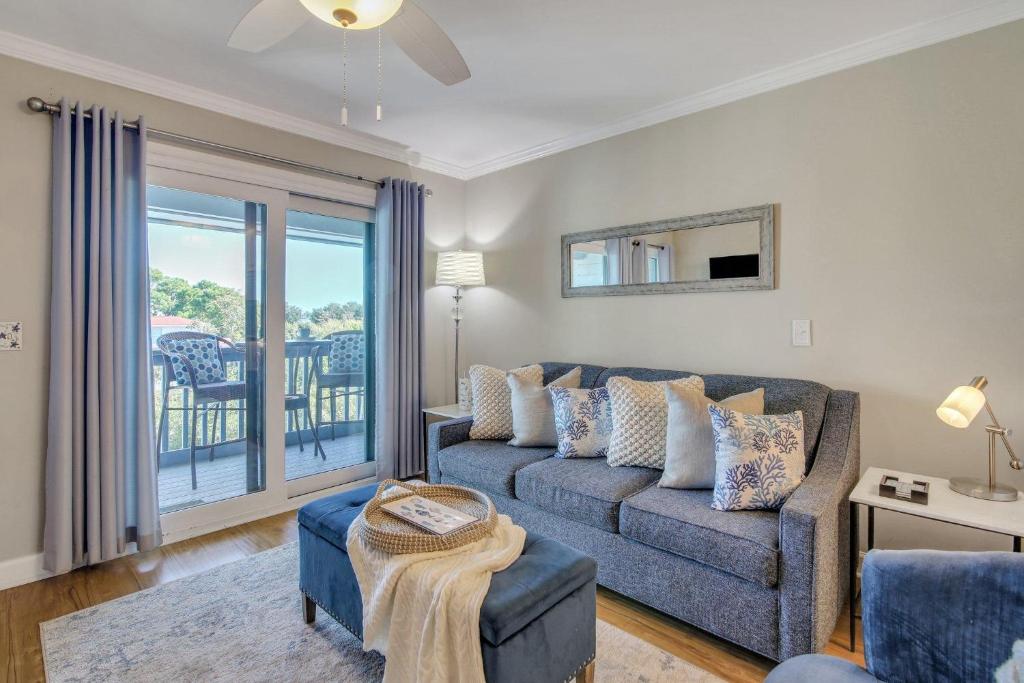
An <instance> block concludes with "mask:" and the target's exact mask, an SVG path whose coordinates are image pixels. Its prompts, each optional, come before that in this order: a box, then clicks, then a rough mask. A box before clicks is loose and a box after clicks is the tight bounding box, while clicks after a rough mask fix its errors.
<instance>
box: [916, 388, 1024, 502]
mask: <svg viewBox="0 0 1024 683" xmlns="http://www.w3.org/2000/svg"><path fill="white" fill-rule="evenodd" d="M986 386H988V379H987V378H986V377H984V376H979V377H975V378H974V379H972V380H971V383H970V384H968V385H966V386H961V387H957V388H956V389H954V390H953V392H952V393H951V394H950V395H949V396H948V397H947V398H946V400H945V401H943V402H942V405H941V406H939V407H938V408H937V409H936V411H935V414H936V415H938V416H939V419H940V420H942V421H943V422H945V423H946V424H948V425H949V426H950V427H956V428H958V429H967V427H968V426H969V425H970V424H971V422H972V421H973V420H974V418H975V417H976V416H977V415H978V413H979V412H981V409H982V407H984V408H985V410H986V411H988V417H989V419H990V420H991V421H992V424H990V425H988V426H987V427H985V431H986V432H987V433H988V481H984V480H982V479H978V478H975V477H953V478H952V479H950V480H949V487H950V488H951V489H953V490H954V491H956V492H957V493H962V494H963V495H965V496H972V497H974V498H983V499H985V500H998V501H1004V502H1006V501H1014V500H1017V489H1015V488H1013V487H1012V486H1007V485H1006V484H999V483H997V482H996V437H997V436H998V437H999V438H1000V439H1002V441H1003V446H1005V447H1006V452H1007V453H1008V454H1009V455H1010V467H1012V468H1013V469H1015V470H1020V469H1022V467H1024V465H1022V464H1021V461H1020V460H1019V459H1018V458H1017V454H1016V453H1014V452H1013V447H1012V446H1011V445H1010V440H1009V439H1007V438H1006V435H1007V434H1008V431H1007V430H1006V428H1005V427H1003V426H1002V425H1001V424H999V420H997V419H996V416H995V413H993V412H992V406H991V404H990V403H989V402H988V399H987V398H986V396H985V393H984V389H985V387H986Z"/></svg>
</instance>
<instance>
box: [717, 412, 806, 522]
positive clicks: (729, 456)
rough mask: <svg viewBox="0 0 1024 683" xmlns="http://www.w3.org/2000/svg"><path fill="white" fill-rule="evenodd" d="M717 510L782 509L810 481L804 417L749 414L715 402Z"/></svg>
mask: <svg viewBox="0 0 1024 683" xmlns="http://www.w3.org/2000/svg"><path fill="white" fill-rule="evenodd" d="M707 410H708V413H709V414H710V415H711V426H712V428H713V429H714V432H715V494H714V497H713V498H712V500H711V509H712V510H778V509H779V508H781V507H782V504H783V503H785V502H786V499H787V498H789V496H790V494H791V493H793V491H795V490H796V487H797V486H799V485H800V482H802V481H803V480H804V416H803V414H802V413H801V412H800V411H799V410H797V411H795V412H792V413H788V414H786V415H744V414H743V413H739V412H736V411H735V410H730V409H729V408H726V407H725V406H721V405H718V404H715V403H712V404H711V405H709V406H708V407H707Z"/></svg>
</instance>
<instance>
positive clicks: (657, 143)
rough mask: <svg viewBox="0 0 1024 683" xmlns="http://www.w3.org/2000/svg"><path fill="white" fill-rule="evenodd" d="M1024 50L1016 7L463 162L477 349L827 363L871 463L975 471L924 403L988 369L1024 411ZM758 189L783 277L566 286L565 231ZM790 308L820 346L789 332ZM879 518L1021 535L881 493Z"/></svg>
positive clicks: (677, 363)
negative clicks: (563, 147) (892, 508)
mask: <svg viewBox="0 0 1024 683" xmlns="http://www.w3.org/2000/svg"><path fill="white" fill-rule="evenodd" d="M1022 72H1024V22H1017V23H1015V24H1010V25H1006V26H1003V27H999V28H996V29H992V30H989V31H985V32H983V33H978V34H974V35H971V36H967V37H964V38H960V39H957V40H954V41H951V42H947V43H944V44H940V45H937V46H933V47H929V48H925V49H921V50H917V51H914V52H911V53H907V54H904V55H901V56H897V57H893V58H890V59H886V60H884V61H880V62H875V63H872V64H868V65H865V66H861V67H857V68H855V69H851V70H848V71H845V72H841V73H838V74H834V75H830V76H827V77H823V78H820V79H817V80H814V81H810V82H806V83H803V84H799V85H795V86H792V87H788V88H785V89H783V90H779V91H775V92H771V93H767V94H764V95H760V96H757V97H754V98H750V99H747V100H744V101H741V102H737V103H733V104H730V105H726V106H723V107H719V108H717V109H714V110H709V111H705V112H701V113H698V114H694V115H692V116H687V117H685V118H682V119H677V120H674V121H670V122H668V123H664V124H661V125H658V126H655V127H651V128H647V129H644V130H640V131H636V132H633V133H629V134H626V135H622V136H618V137H615V138H612V139H608V140H604V141H601V142H597V143H594V144H591V145H588V146H586V147H582V148H578V149H575V150H571V151H568V152H564V153H562V154H558V155H556V156H553V157H550V158H546V159H542V160H539V161H535V162H532V163H529V164H526V165H523V166H518V167H515V168H511V169H508V170H505V171H501V172H498V173H494V174H491V175H489V176H485V177H482V178H479V179H476V180H472V181H470V182H469V184H468V189H467V193H466V200H467V206H466V225H467V232H468V239H469V242H470V243H471V244H472V245H473V246H475V247H478V248H481V249H483V250H485V251H486V263H487V269H488V272H487V281H488V287H486V288H477V289H471V290H469V292H468V296H467V313H466V323H465V330H466V339H467V345H468V352H467V358H468V359H469V360H470V361H471V362H484V363H492V364H496V365H499V366H510V365H514V364H517V363H524V362H527V361H538V360H566V361H579V362H592V363H601V364H608V365H612V364H615V365H630V364H633V365H642V366H654V367H663V368H680V369H690V370H694V371H707V372H732V373H745V374H765V375H775V376H784V377H801V378H809V379H814V380H819V381H821V382H824V383H826V384H828V385H830V386H832V387H837V388H846V389H853V390H856V391H859V392H860V393H861V398H862V401H863V418H862V419H863V422H862V428H863V443H862V446H863V464H864V466H865V467H866V466H869V465H880V466H887V467H892V468H900V469H904V470H910V471H916V472H922V473H930V474H934V475H938V476H944V477H947V476H951V475H956V474H963V473H967V474H972V475H977V476H983V473H984V472H985V463H984V453H985V448H984V446H985V443H984V442H985V436H984V430H983V426H984V422H983V421H982V420H980V419H979V420H978V422H979V423H980V424H975V425H973V426H972V427H971V428H970V429H969V430H967V431H958V430H954V429H952V428H950V427H947V426H945V425H943V424H942V423H940V422H939V421H938V419H937V418H936V417H935V413H934V410H935V408H936V406H937V405H938V403H939V402H940V401H941V400H942V399H943V398H944V397H945V396H946V394H947V393H948V392H949V391H950V389H951V388H952V387H953V386H955V385H956V384H960V383H966V382H967V381H969V379H970V378H971V377H972V376H973V375H975V374H979V373H985V374H987V375H989V377H990V378H991V381H992V384H991V391H990V392H989V395H990V397H991V398H992V400H993V405H994V406H995V409H996V412H997V414H998V415H1000V417H1001V418H1002V419H1003V420H1004V421H1005V423H1006V424H1008V425H1010V426H1016V427H1017V428H1018V430H1024V341H1022V340H1024V303H1022V296H1021V295H1022V292H1024V88H1021V87H1020V86H1021V80H1020V78H1021V73H1022ZM768 202H774V203H777V204H778V207H779V209H778V210H779V213H778V225H779V241H778V247H777V248H778V251H777V257H778V264H779V265H778V289H776V290H774V291H766V292H747V293H714V294H679V295H658V296H645V297H637V296H629V297H612V298H577V299H562V298H561V297H560V295H559V235H561V234H562V233H567V232H574V231H580V230H588V229H593V228H603V227H609V226H615V225H625V224H629V223H638V222H642V221H651V220H658V219H663V218H672V217H675V216H684V215H690V214H697V213H703V212H707V211H718V210H724V209H733V208H738V207H743V206H751V205H756V204H763V203H768ZM794 318H810V319H812V320H813V321H814V322H813V332H814V346H813V347H811V348H794V347H792V346H791V345H790V322H791V320H792V319H794ZM1020 433H1024V431H1022V432H1020ZM1015 442H1016V443H1017V445H1018V446H1019V447H1020V449H1021V450H1024V441H1022V440H1021V439H1020V437H1015ZM999 462H1000V465H999V474H1000V476H1001V477H1003V478H1004V479H1005V480H1006V481H1008V482H1012V483H1013V484H1014V485H1016V486H1017V487H1024V475H1022V473H1014V472H1011V471H1010V469H1009V468H1008V467H1007V466H1006V460H1005V458H1004V456H1003V455H1000V456H999ZM878 540H879V543H880V544H881V545H887V546H914V545H933V546H936V547H943V546H946V547H978V548H982V547H991V548H1003V549H1008V548H1009V547H1010V543H1009V541H1008V540H1005V539H1003V538H1001V537H998V536H994V535H989V534H985V533H980V532H969V531H962V530H957V529H955V528H953V527H950V526H948V525H941V524H938V523H928V522H920V521H913V520H909V519H906V518H904V519H896V518H894V516H889V515H886V514H884V513H882V514H880V515H879V518H878Z"/></svg>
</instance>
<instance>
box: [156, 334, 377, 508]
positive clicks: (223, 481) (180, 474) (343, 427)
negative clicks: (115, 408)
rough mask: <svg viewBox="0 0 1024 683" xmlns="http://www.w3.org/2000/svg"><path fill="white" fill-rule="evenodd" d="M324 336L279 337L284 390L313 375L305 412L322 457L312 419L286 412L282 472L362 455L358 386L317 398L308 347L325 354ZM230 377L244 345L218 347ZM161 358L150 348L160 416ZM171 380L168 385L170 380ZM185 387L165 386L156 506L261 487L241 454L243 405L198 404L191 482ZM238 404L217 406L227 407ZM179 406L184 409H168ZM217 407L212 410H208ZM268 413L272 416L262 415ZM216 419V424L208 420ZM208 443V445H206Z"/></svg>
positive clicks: (341, 463) (335, 465) (297, 473)
mask: <svg viewBox="0 0 1024 683" xmlns="http://www.w3.org/2000/svg"><path fill="white" fill-rule="evenodd" d="M329 343H330V342H329V341H326V340H301V339H299V340H292V341H288V342H286V343H285V372H286V380H285V386H286V392H287V393H289V394H306V393H307V392H306V391H305V389H306V387H307V386H308V384H309V381H308V380H310V379H311V380H312V389H313V390H312V391H310V392H308V394H307V395H308V396H309V397H310V413H311V415H312V416H316V415H319V416H320V423H321V426H320V431H319V437H320V443H321V445H322V448H323V453H324V455H325V456H326V459H324V458H323V457H321V455H320V453H318V452H317V450H316V448H315V445H314V440H313V425H312V424H311V422H310V420H309V419H308V418H307V416H306V415H305V414H304V413H303V412H302V411H285V414H284V415H282V416H280V419H282V420H284V421H285V478H286V479H288V480H293V479H298V478H301V477H307V476H310V475H315V474H321V473H323V472H329V471H333V470H337V469H340V468H343V467H349V466H352V465H358V464H361V463H365V462H366V461H367V448H366V423H365V415H366V405H365V398H364V394H363V391H362V388H361V387H358V388H353V390H351V391H350V392H348V393H346V395H345V396H344V397H339V398H335V399H328V398H327V397H326V396H324V398H323V400H318V399H317V396H318V392H317V391H316V379H315V376H314V377H310V375H311V373H312V356H313V352H314V350H315V349H317V348H318V347H319V348H321V350H322V353H326V350H327V345H329ZM223 354H224V363H225V366H226V368H225V370H226V372H227V375H228V379H229V380H234V381H237V380H240V379H241V378H243V377H244V376H245V351H244V349H242V348H238V347H236V348H234V349H228V348H225V349H224V351H223ZM163 363H164V358H163V354H162V353H161V352H160V351H159V350H154V351H153V388H154V404H155V405H154V415H155V417H156V419H157V421H158V424H159V417H160V413H161V409H162V406H163V400H164V388H165V387H164V377H163V373H164V364H163ZM172 386H173V385H172ZM191 398H192V397H191V392H190V391H188V390H187V389H181V388H172V389H171V390H170V392H169V402H168V407H169V408H171V409H172V410H169V411H168V416H167V424H166V426H165V427H164V429H163V431H162V433H161V434H160V441H159V456H158V457H159V477H158V481H159V492H160V512H161V513H166V512H173V511H175V510H182V509H185V508H189V507H193V506H196V505H203V504H206V503H213V502H217V501H220V500H225V499H228V498H234V497H236V496H242V495H245V494H247V493H253V492H255V491H258V490H261V489H262V486H263V484H262V482H263V479H264V473H263V472H262V471H261V469H262V467H263V466H264V465H263V463H262V461H261V459H260V458H259V457H257V456H256V455H254V456H253V457H250V456H249V454H248V453H247V444H246V442H245V441H244V440H237V439H239V436H243V437H244V435H245V433H246V423H245V418H246V414H245V412H244V411H239V410H231V409H225V408H224V407H221V408H213V409H210V410H207V411H203V410H201V409H200V410H199V412H198V420H197V424H196V432H197V438H196V445H197V450H196V488H195V489H193V488H192V474H191V468H190V467H189V452H190V449H191V438H190V437H191V433H192V425H191ZM237 404H238V402H231V403H228V404H220V405H221V406H224V405H226V406H228V407H234V406H237ZM181 408H184V409H186V410H174V409H181ZM215 413H216V415H215ZM267 419H275V418H273V417H272V416H268V417H267ZM215 423H216V424H215ZM211 444H212V445H213V448H212V449H211V448H208V447H207V446H209V445H211Z"/></svg>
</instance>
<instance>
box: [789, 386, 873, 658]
mask: <svg viewBox="0 0 1024 683" xmlns="http://www.w3.org/2000/svg"><path fill="white" fill-rule="evenodd" d="M859 477H860V395H859V394H857V393H854V392H852V391H833V392H832V393H830V394H829V397H828V405H827V406H826V407H825V420H824V424H823V426H822V431H821V441H820V442H819V443H818V450H817V454H816V455H815V458H814V465H813V467H811V471H810V473H809V474H808V475H807V478H806V479H804V482H803V483H802V484H801V485H800V486H799V488H797V490H796V491H794V492H793V495H792V496H790V498H789V500H787V501H786V503H785V504H784V505H783V506H782V511H781V514H780V516H779V517H780V519H779V550H780V563H781V566H780V568H779V569H780V571H779V577H780V580H779V593H780V596H779V597H780V619H779V659H780V660H783V659H788V658H789V657H794V656H796V655H801V654H806V653H810V652H817V651H818V650H821V649H822V648H823V647H824V646H825V644H826V643H827V642H828V639H829V636H830V635H831V634H832V631H833V629H834V628H835V625H836V622H837V621H838V619H839V613H840V611H841V610H842V606H843V598H844V596H845V589H846V587H847V585H848V577H849V533H850V509H849V508H850V506H849V504H848V499H849V495H850V491H852V490H853V487H854V485H855V484H856V483H857V479H858V478H859Z"/></svg>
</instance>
